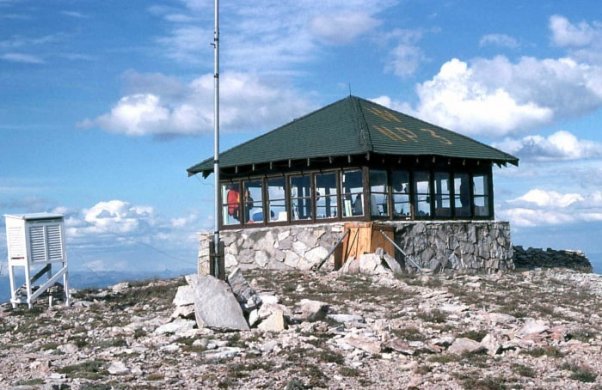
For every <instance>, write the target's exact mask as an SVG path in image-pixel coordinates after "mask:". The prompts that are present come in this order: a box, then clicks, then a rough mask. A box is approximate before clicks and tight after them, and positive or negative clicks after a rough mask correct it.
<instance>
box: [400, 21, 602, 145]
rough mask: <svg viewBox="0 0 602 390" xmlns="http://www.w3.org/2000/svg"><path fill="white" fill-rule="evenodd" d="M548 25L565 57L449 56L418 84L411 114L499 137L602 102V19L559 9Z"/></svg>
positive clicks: (583, 111)
mask: <svg viewBox="0 0 602 390" xmlns="http://www.w3.org/2000/svg"><path fill="white" fill-rule="evenodd" d="M550 29H551V31H552V32H553V36H554V42H555V43H556V44H558V45H559V46H562V47H564V48H566V50H567V54H566V56H563V57H559V58H543V59H540V58H535V57H521V58H519V59H518V60H510V59H509V58H507V57H505V56H501V55H500V56H496V57H493V58H475V59H473V60H470V61H463V60H460V59H457V58H454V59H451V60H449V61H447V62H445V63H444V64H443V65H442V66H441V68H440V69H439V72H438V73H437V74H435V75H434V76H433V77H432V78H431V79H430V80H426V81H424V82H422V83H419V84H417V85H416V93H417V95H418V102H417V103H416V104H415V105H414V106H412V107H410V111H409V113H410V114H413V115H415V116H418V117H420V118H422V119H424V120H427V121H431V122H434V123H436V124H439V125H441V126H443V127H447V128H450V129H452V130H456V131H460V132H463V133H467V134H470V135H477V134H480V135H486V136H490V137H494V138H501V137H505V136H509V135H513V134H518V133H521V132H522V133H524V132H527V131H529V130H531V129H533V128H536V127H541V126H544V125H549V124H551V123H553V122H555V121H559V120H563V119H567V118H572V117H577V116H581V115H584V114H587V113H590V112H593V111H595V110H597V109H599V108H600V107H602V25H601V24H600V23H597V22H594V23H591V24H588V23H585V22H582V23H580V24H577V25H574V24H571V23H570V22H569V21H568V20H567V19H566V18H563V17H559V16H555V17H552V18H551V19H550ZM598 37H600V38H598ZM508 38H510V37H505V36H501V35H496V34H494V35H490V36H486V37H484V38H483V39H482V44H492V43H494V42H496V43H504V42H505V43H506V44H508V43H512V40H510V39H508ZM391 105H393V106H404V104H403V103H400V102H395V101H393V100H391ZM405 106H407V107H409V106H408V105H405Z"/></svg>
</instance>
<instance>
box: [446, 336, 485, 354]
mask: <svg viewBox="0 0 602 390" xmlns="http://www.w3.org/2000/svg"><path fill="white" fill-rule="evenodd" d="M482 349H483V346H482V345H481V344H480V343H479V342H478V341H475V340H472V339H467V338H465V337H459V338H457V339H455V340H454V342H453V344H452V345H450V346H449V348H448V349H447V352H449V353H455V354H457V355H461V354H463V353H472V352H477V351H479V350H482Z"/></svg>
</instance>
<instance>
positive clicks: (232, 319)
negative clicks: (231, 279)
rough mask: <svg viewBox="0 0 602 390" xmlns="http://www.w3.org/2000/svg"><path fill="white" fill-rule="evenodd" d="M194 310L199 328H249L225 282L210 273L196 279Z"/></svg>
mask: <svg viewBox="0 0 602 390" xmlns="http://www.w3.org/2000/svg"><path fill="white" fill-rule="evenodd" d="M194 312H195V316H196V322H197V325H198V326H199V328H202V327H208V328H212V329H229V330H249V325H248V324H247V321H246V320H245V317H244V316H243V312H242V309H241V308H240V305H239V303H238V301H237V300H236V297H235V296H234V294H232V290H231V289H230V287H229V286H228V284H227V283H226V282H223V281H221V280H219V279H217V278H214V277H213V276H210V275H202V276H199V277H198V279H197V283H196V287H195V289H194Z"/></svg>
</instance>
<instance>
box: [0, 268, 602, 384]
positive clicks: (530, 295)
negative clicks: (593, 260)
mask: <svg viewBox="0 0 602 390" xmlns="http://www.w3.org/2000/svg"><path fill="white" fill-rule="evenodd" d="M244 275H245V278H246V279H247V280H248V281H250V282H251V285H252V286H253V287H254V288H255V289H256V290H257V291H258V292H260V293H263V294H269V295H273V296H276V297H278V298H279V300H280V304H282V305H284V306H285V309H286V314H287V317H288V321H289V322H290V323H289V324H288V329H286V330H283V331H280V332H270V331H263V330H259V329H253V330H251V331H243V332H225V333H224V332H218V331H212V330H209V329H197V328H196V327H193V325H194V321H191V320H186V319H182V318H178V319H175V321H172V320H173V318H172V314H173V312H174V310H175V307H174V305H173V303H172V302H173V299H174V296H175V295H176V291H177V288H178V286H182V285H185V284H186V282H185V279H184V278H178V279H173V280H161V281H152V282H147V283H131V284H127V283H124V284H119V285H116V286H113V287H112V288H109V289H106V290H86V291H80V292H78V293H76V294H75V295H74V302H73V305H72V306H71V307H68V308H66V307H64V306H54V307H53V308H52V309H50V310H49V309H48V308H47V306H44V304H43V303H47V302H40V303H37V304H36V306H35V307H34V309H32V310H27V309H26V308H18V309H17V310H12V308H11V307H10V305H2V306H0V361H1V364H0V388H3V389H4V388H18V389H29V388H33V389H37V388H49V389H62V388H71V389H111V388H115V389H130V388H131V389H155V388H156V389H167V388H169V389H171V388H199V389H200V388H208V389H209V388H211V389H213V388H241V389H255V388H262V389H272V388H280V389H305V388H330V389H345V388H373V389H403V388H419V389H461V388H466V389H479V388H481V389H504V388H509V389H510V388H514V389H519V388H526V389H528V388H538V389H573V388H575V389H581V388H583V389H602V333H601V331H602V319H601V315H602V314H601V313H602V277H601V276H599V275H594V274H586V273H578V272H575V271H570V270H564V269H546V270H541V269H535V270H529V271H516V272H509V273H504V274H491V275H461V274H456V275H435V276H420V275H418V276H399V277H393V276H391V275H385V276H380V277H377V276H366V275H339V274H337V273H334V272H332V273H325V274H317V273H311V272H307V273H300V272H272V273H266V272H265V271H264V272H257V271H254V272H253V271H246V272H245V274H244ZM303 299H310V300H317V301H321V302H324V303H326V304H327V305H328V310H327V316H325V317H322V318H321V319H319V317H318V319H317V320H316V321H311V322H310V321H309V319H307V318H306V317H303V316H301V317H300V316H299V314H298V304H299V303H300V302H301V300H303ZM311 319H312V320H314V319H316V318H311Z"/></svg>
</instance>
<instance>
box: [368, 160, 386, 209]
mask: <svg viewBox="0 0 602 390" xmlns="http://www.w3.org/2000/svg"><path fill="white" fill-rule="evenodd" d="M388 199H389V186H388V185H387V171H384V170H376V169H371V170H370V214H371V215H372V216H373V217H382V216H388V215H389V207H388Z"/></svg>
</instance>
